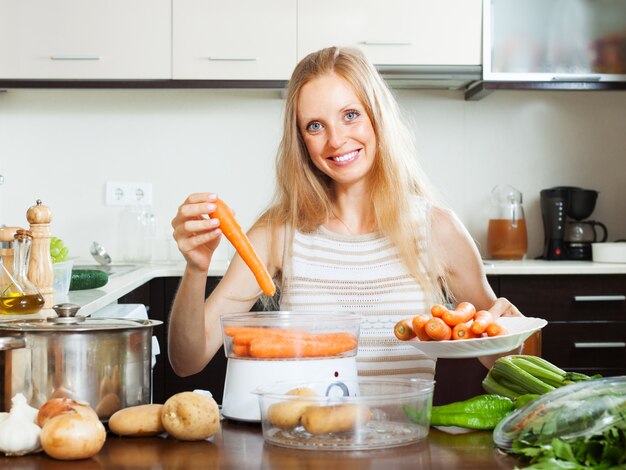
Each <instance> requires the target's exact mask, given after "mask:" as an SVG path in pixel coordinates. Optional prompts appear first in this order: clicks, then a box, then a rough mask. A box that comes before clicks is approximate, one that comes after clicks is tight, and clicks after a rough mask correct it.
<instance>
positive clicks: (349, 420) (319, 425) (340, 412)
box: [302, 403, 372, 435]
mask: <svg viewBox="0 0 626 470" xmlns="http://www.w3.org/2000/svg"><path fill="white" fill-rule="evenodd" d="M371 418H372V411H371V410H370V408H369V407H368V406H366V405H358V404H352V403H344V404H341V405H331V406H316V407H309V408H307V409H306V410H305V412H304V414H303V415H302V425H303V426H304V429H306V430H307V431H308V432H310V433H311V434H315V435H319V434H329V433H331V432H347V431H354V430H355V429H356V428H358V427H359V426H364V425H366V424H367V423H368V422H369V420H370V419H371Z"/></svg>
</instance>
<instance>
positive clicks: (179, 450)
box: [0, 421, 523, 470]
mask: <svg viewBox="0 0 626 470" xmlns="http://www.w3.org/2000/svg"><path fill="white" fill-rule="evenodd" d="M515 466H518V467H522V466H523V465H522V464H521V463H520V462H519V461H518V460H516V459H514V458H513V457H511V456H508V455H506V454H503V453H502V452H500V451H499V450H497V449H495V448H494V446H493V443H492V438H491V433H490V432H487V431H478V432H471V433H467V434H456V435H454V434H448V433H444V432H441V431H439V430H437V429H431V431H430V435H429V437H428V439H427V440H426V441H424V442H421V443H418V444H413V445H408V446H402V447H394V448H391V449H381V450H367V451H354V452H345V451H341V452H334V451H312V450H299V449H287V448H282V447H277V446H274V445H271V444H265V442H264V440H263V436H262V434H261V429H260V425H258V424H239V423H235V422H231V421H223V422H222V430H221V432H220V433H218V434H217V435H215V436H214V437H213V438H211V440H208V441H199V442H182V441H176V440H174V439H163V438H160V437H150V438H145V437H144V438H141V437H136V438H129V437H127V438H119V437H116V436H114V435H112V434H109V435H108V436H107V441H106V443H105V446H104V448H103V449H102V450H101V451H100V452H99V453H98V454H97V455H96V456H94V457H93V458H91V459H88V460H78V461H70V462H64V461H59V460H54V459H51V458H50V457H48V456H47V455H45V454H44V453H38V454H35V455H31V456H26V457H0V467H2V468H20V469H21V470H38V469H60V468H62V469H63V470H71V469H81V470H82V469H85V470H89V469H105V468H106V469H109V468H111V469H113V468H117V469H121V468H126V469H131V468H132V469H153V470H154V469H181V470H182V469H184V470H188V469H195V468H215V469H217V468H220V469H222V468H237V469H238V470H242V469H280V470H282V469H292V468H293V469H296V468H306V469H309V470H330V469H339V468H341V469H344V468H345V469H357V470H358V469H368V470H372V469H385V470H389V469H396V468H420V469H457V468H472V469H490V470H493V469H512V468H515Z"/></svg>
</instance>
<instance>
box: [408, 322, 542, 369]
mask: <svg viewBox="0 0 626 470" xmlns="http://www.w3.org/2000/svg"><path fill="white" fill-rule="evenodd" d="M497 321H498V323H500V324H501V325H502V326H504V327H505V328H506V329H507V330H508V331H509V334H507V335H502V336H493V337H484V338H473V339H457V340H448V341H420V340H418V339H412V340H409V341H407V342H408V343H409V344H410V345H411V346H414V347H416V348H417V349H419V350H420V351H422V352H423V353H424V354H426V355H428V356H430V357H441V358H447V359H448V358H454V359H461V358H468V357H480V356H489V355H491V354H500V353H503V352H508V351H511V350H513V349H515V348H517V347H519V346H521V345H522V343H523V342H524V341H525V340H526V339H527V338H528V337H529V336H530V335H532V334H533V333H534V332H535V331H537V330H540V329H541V328H543V327H544V326H546V325H547V324H548V322H547V321H546V320H544V319H543V318H533V317H500V318H499V319H498V320H497Z"/></svg>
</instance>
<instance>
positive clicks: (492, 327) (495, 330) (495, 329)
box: [485, 321, 508, 336]
mask: <svg viewBox="0 0 626 470" xmlns="http://www.w3.org/2000/svg"><path fill="white" fill-rule="evenodd" d="M485 332H486V333H487V336H502V335H506V334H507V333H508V331H507V329H506V328H505V327H503V326H502V325H500V324H499V323H498V322H495V321H494V322H492V323H490V324H489V326H488V327H487V329H486V330H485Z"/></svg>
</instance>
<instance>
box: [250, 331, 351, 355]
mask: <svg viewBox="0 0 626 470" xmlns="http://www.w3.org/2000/svg"><path fill="white" fill-rule="evenodd" d="M356 346H357V342H356V338H355V337H354V336H353V335H351V334H348V333H328V334H317V335H310V336H308V337H306V338H304V339H303V338H276V337H265V338H256V339H253V340H252V342H251V343H250V356H251V357H256V358H263V359H294V358H298V357H329V356H337V355H338V354H341V353H343V352H347V351H350V350H352V349H354V348H355V347H356Z"/></svg>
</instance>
